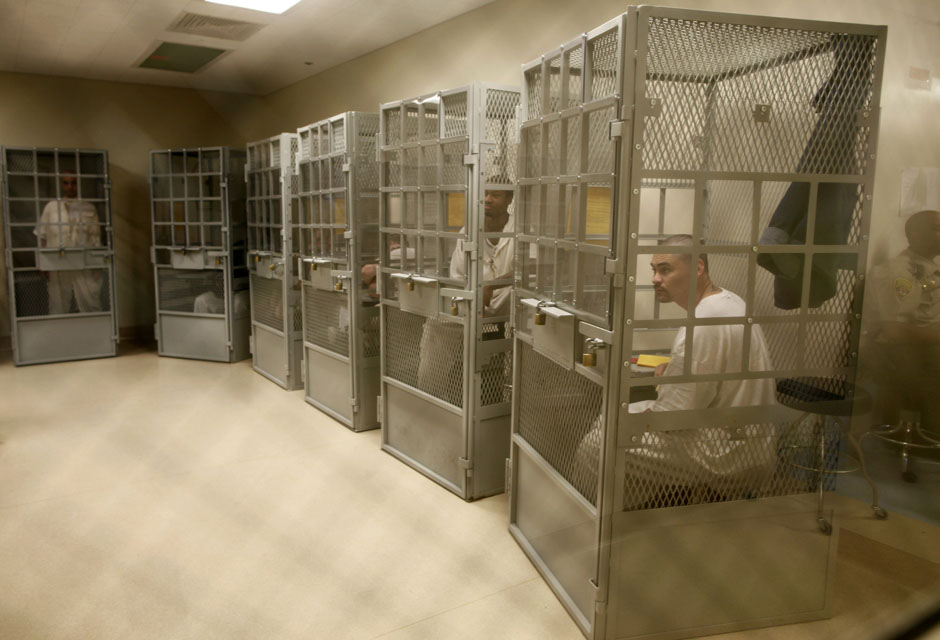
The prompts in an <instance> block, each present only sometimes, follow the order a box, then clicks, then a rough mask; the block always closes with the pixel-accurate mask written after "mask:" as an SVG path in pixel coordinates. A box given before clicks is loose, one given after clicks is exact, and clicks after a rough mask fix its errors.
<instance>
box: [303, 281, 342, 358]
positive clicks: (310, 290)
mask: <svg viewBox="0 0 940 640" xmlns="http://www.w3.org/2000/svg"><path fill="white" fill-rule="evenodd" d="M348 300H349V296H348V295H345V294H340V293H335V292H330V291H321V290H319V289H315V288H314V287H311V286H310V285H308V284H305V285H304V314H305V321H306V325H305V327H304V338H305V339H306V340H307V342H310V343H312V344H315V345H317V346H318V347H323V348H324V349H329V350H330V351H332V352H333V353H338V354H339V355H341V356H345V357H349V305H348Z"/></svg>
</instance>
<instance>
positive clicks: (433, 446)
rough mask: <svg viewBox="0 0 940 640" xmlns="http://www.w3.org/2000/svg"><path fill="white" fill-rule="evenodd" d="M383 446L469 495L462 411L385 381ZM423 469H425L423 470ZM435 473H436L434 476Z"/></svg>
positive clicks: (463, 493) (449, 485)
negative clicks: (464, 459) (464, 465)
mask: <svg viewBox="0 0 940 640" xmlns="http://www.w3.org/2000/svg"><path fill="white" fill-rule="evenodd" d="M383 395H384V396H385V402H386V405H385V416H384V423H383V428H384V430H385V434H384V438H383V440H384V443H383V447H382V448H383V449H385V450H386V451H391V452H394V453H395V454H396V455H397V457H399V458H403V459H407V460H410V461H412V462H413V463H415V464H411V466H413V467H415V468H416V469H418V470H419V471H421V470H422V469H426V470H428V471H430V472H431V474H433V475H431V474H427V473H426V474H425V475H428V477H431V478H432V479H435V480H436V481H438V480H437V478H440V479H441V480H443V482H441V484H443V485H444V486H445V487H447V488H448V489H450V490H451V491H454V493H456V494H457V495H459V496H461V497H463V498H466V497H467V486H466V472H465V470H464V469H463V468H462V467H461V466H460V463H459V459H460V458H461V457H463V455H464V446H465V445H464V443H465V439H464V427H463V421H464V418H463V415H462V414H456V413H451V412H450V411H447V410H445V409H443V408H442V407H439V406H437V405H435V404H432V403H430V402H428V401H426V400H424V399H423V398H420V397H418V396H416V395H413V394H411V393H408V392H407V391H405V390H404V389H399V388H398V387H395V386H393V385H389V384H386V385H385V391H384V393H383ZM422 472H423V471H422ZM435 476H436V477H435Z"/></svg>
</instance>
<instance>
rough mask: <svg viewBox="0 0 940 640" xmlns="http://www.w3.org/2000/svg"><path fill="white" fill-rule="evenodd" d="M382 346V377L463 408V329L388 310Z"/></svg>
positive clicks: (452, 324)
mask: <svg viewBox="0 0 940 640" xmlns="http://www.w3.org/2000/svg"><path fill="white" fill-rule="evenodd" d="M385 345H386V346H385V353H386V358H385V375H387V376H388V377H390V378H394V379H395V380H398V381H399V382H402V383H404V384H406V385H408V386H410V387H414V388H416V389H419V390H420V391H423V392H425V393H427V394H430V395H432V396H434V397H435V398H438V399H439V400H443V401H444V402H448V403H450V404H452V405H454V406H456V407H463V386H464V378H463V353H464V345H463V326H461V325H459V324H456V323H453V322H447V321H443V320H438V319H435V318H424V317H422V316H419V315H415V314H413V313H408V312H407V311H402V310H400V309H396V308H394V307H388V308H387V315H386V322H385Z"/></svg>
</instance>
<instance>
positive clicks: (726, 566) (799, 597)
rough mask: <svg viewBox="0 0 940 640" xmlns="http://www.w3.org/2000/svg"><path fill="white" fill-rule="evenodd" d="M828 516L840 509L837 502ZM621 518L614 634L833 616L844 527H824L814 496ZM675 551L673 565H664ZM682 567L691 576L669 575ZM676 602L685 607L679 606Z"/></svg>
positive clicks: (705, 631)
mask: <svg viewBox="0 0 940 640" xmlns="http://www.w3.org/2000/svg"><path fill="white" fill-rule="evenodd" d="M826 515H827V516H828V517H829V518H833V517H834V514H833V512H832V510H829V511H828V512H827V514H826ZM614 518H615V524H614V527H615V529H616V531H617V532H618V535H617V537H616V541H615V545H616V546H617V547H620V548H622V549H623V551H622V552H620V551H619V550H615V551H614V554H613V556H614V557H615V558H619V559H620V564H619V566H617V567H615V570H614V572H615V575H616V580H617V581H618V585H617V591H618V594H619V597H618V599H617V601H616V602H614V603H611V604H612V605H613V606H612V610H611V611H610V615H611V616H612V618H613V623H612V636H613V637H617V638H657V637H658V638H664V637H688V636H689V635H710V634H713V633H724V632H728V631H734V630H737V629H744V628H752V627H755V626H769V625H773V624H781V623H792V622H797V621H802V620H814V619H818V618H822V617H827V616H828V615H829V614H830V608H831V605H832V602H831V598H830V595H829V587H830V582H831V580H832V577H833V576H834V575H835V554H836V548H837V546H838V529H836V530H835V531H834V532H833V533H832V535H831V536H825V535H822V534H820V532H819V530H818V528H817V527H816V504H815V496H812V495H804V496H783V497H775V498H765V499H761V500H756V501H745V502H733V503H725V504H721V505H692V506H686V507H677V508H675V509H669V510H651V511H646V512H643V513H642V514H629V515H628V514H626V513H621V514H616V515H615V516H614ZM784 549H785V550H786V556H785V558H782V557H781V550H784ZM667 557H669V558H671V559H672V562H673V563H674V564H673V567H672V568H670V567H668V566H664V564H663V561H662V560H663V558H667ZM676 571H679V572H681V573H683V574H684V575H685V576H686V578H685V579H676V580H664V579H663V577H662V576H663V574H668V573H672V572H676ZM691 576H696V578H695V579H688V578H689V577H691ZM724 577H733V579H731V580H728V579H727V578H724ZM677 602H678V603H682V606H678V607H677V606H673V605H674V603H677Z"/></svg>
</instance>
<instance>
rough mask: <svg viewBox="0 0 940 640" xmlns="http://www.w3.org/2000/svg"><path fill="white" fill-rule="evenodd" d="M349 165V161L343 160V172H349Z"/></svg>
mask: <svg viewBox="0 0 940 640" xmlns="http://www.w3.org/2000/svg"><path fill="white" fill-rule="evenodd" d="M349 167H350V165H349V163H348V162H344V163H343V173H349Z"/></svg>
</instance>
